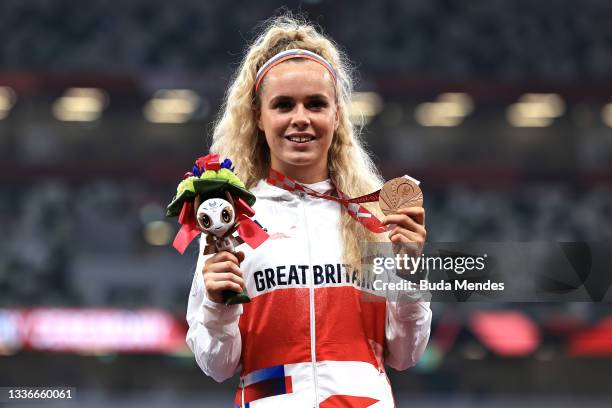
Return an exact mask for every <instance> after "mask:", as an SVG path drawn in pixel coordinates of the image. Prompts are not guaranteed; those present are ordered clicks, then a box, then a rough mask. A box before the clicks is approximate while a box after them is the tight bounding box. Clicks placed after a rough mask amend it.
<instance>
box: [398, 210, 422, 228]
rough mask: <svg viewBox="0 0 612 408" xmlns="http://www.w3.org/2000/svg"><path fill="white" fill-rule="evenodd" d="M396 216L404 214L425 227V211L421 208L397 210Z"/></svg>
mask: <svg viewBox="0 0 612 408" xmlns="http://www.w3.org/2000/svg"><path fill="white" fill-rule="evenodd" d="M397 213H398V214H405V215H407V216H409V217H410V218H412V219H413V220H415V221H416V222H418V223H419V224H421V225H425V209H424V208H423V207H404V208H398V209H397Z"/></svg>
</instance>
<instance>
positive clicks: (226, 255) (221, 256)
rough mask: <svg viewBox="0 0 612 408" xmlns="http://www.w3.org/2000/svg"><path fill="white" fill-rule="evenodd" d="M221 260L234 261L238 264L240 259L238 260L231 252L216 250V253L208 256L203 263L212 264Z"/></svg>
mask: <svg viewBox="0 0 612 408" xmlns="http://www.w3.org/2000/svg"><path fill="white" fill-rule="evenodd" d="M223 261H231V262H233V263H235V264H236V265H239V264H240V261H239V260H238V258H237V257H236V255H234V254H232V253H231V252H228V251H221V252H217V253H216V254H214V255H213V256H211V257H210V258H208V259H207V260H206V262H205V264H214V263H219V262H223Z"/></svg>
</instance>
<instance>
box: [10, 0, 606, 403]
mask: <svg viewBox="0 0 612 408" xmlns="http://www.w3.org/2000/svg"><path fill="white" fill-rule="evenodd" d="M282 5H283V3H280V2H277V1H272V0H259V1H249V2H241V3H240V4H238V3H236V4H232V3H228V2H221V1H196V0H185V1H182V0H177V1H174V2H168V1H160V0H128V1H123V2H107V1H103V0H89V1H88V2H76V1H69V0H27V1H22V0H2V1H1V2H0V37H1V38H2V41H1V42H0V182H1V184H0V228H1V232H2V240H0V386H72V387H77V400H75V401H73V404H78V405H79V406H88V407H106V406H108V405H110V404H113V405H119V406H126V407H141V406H142V407H144V406H146V407H166V406H177V407H178V406H185V407H192V406H193V407H196V406H199V407H221V406H230V405H231V404H232V401H233V391H234V387H235V385H236V383H237V380H236V378H234V379H233V380H230V381H227V382H226V383H224V384H216V383H215V382H214V381H212V380H211V379H209V378H207V377H205V376H204V374H203V373H201V372H200V370H199V368H198V367H197V366H196V364H195V361H194V359H193V356H192V355H191V354H190V352H189V351H188V350H187V349H186V346H185V343H184V333H185V330H186V324H185V322H184V314H185V310H186V302H187V296H188V292H189V287H190V284H191V279H192V274H193V268H194V266H195V258H196V253H195V249H194V248H191V251H190V253H189V254H186V255H185V256H179V255H178V254H177V253H176V252H175V251H174V250H173V249H171V248H170V247H169V245H168V243H169V242H170V241H171V239H172V238H173V237H174V234H175V232H176V230H177V226H176V221H175V220H169V221H168V220H166V219H164V207H165V205H166V204H167V203H168V202H169V200H170V199H171V197H172V195H173V191H174V188H175V187H176V183H177V180H179V179H180V178H181V177H182V174H183V173H184V171H185V169H187V168H188V167H189V166H190V165H191V164H192V162H193V159H194V158H195V157H196V156H197V155H200V154H203V153H206V152H207V149H208V144H209V139H208V135H209V134H210V130H211V123H212V122H213V121H214V118H215V116H216V114H217V112H218V110H219V104H220V101H221V98H222V95H223V92H224V91H225V89H226V86H227V84H228V81H229V79H230V77H231V75H232V73H233V72H234V70H235V69H236V68H237V64H238V62H239V61H240V57H241V54H242V52H243V50H244V48H245V42H246V41H247V40H249V39H251V38H252V37H253V36H254V33H255V32H254V30H253V28H254V27H255V26H256V25H257V24H258V23H259V22H260V21H262V20H264V19H266V18H268V17H270V16H272V15H274V13H275V10H277V9H278V8H279V7H280V6H282ZM286 5H287V6H288V7H289V8H290V9H292V10H301V11H302V12H304V13H307V15H308V16H309V18H310V19H311V20H313V21H314V22H316V23H318V24H320V25H321V26H322V27H323V28H324V30H325V31H326V32H327V33H328V34H330V35H331V36H332V37H333V38H334V39H335V40H336V41H337V42H338V43H339V44H340V45H341V46H343V47H344V49H345V50H346V52H347V53H348V54H349V56H350V57H351V59H352V60H353V61H354V62H355V65H356V68H357V70H358V72H359V77H358V85H357V90H358V91H359V92H358V93H357V94H356V95H355V100H354V102H353V111H352V114H354V115H355V117H362V118H363V120H364V122H365V125H366V126H365V130H364V137H365V138H366V140H367V141H368V144H369V146H370V147H371V149H372V150H373V152H374V153H375V155H376V160H377V163H378V164H379V166H380V168H381V169H382V171H383V173H384V175H385V176H386V177H387V178H390V177H394V176H397V175H399V174H404V173H408V174H410V175H413V176H414V177H416V178H418V179H420V180H422V182H423V188H424V191H425V206H426V209H427V211H428V213H427V214H428V216H427V220H428V239H429V240H431V241H440V242H453V241H472V242H474V241H599V242H609V241H610V239H611V237H612V228H611V227H612V166H611V163H612V24H611V21H612V3H611V2H609V1H605V0H580V1H578V0H554V1H547V2H545V1H536V0H411V1H400V0H383V1H366V2H359V3H357V2H349V1H346V0H342V1H329V0H310V1H303V2H301V3H297V2H296V3H289V4H286ZM611 273H612V271H611ZM433 308H434V324H433V328H432V336H431V341H430V345H429V347H428V349H427V352H426V355H425V356H424V358H423V360H422V361H421V362H420V363H419V365H418V366H417V367H415V368H413V369H411V370H409V371H408V372H404V373H399V374H398V373H394V372H391V373H390V374H391V378H392V382H393V384H394V387H395V390H396V399H397V403H398V406H399V407H408V406H439V405H440V404H445V405H446V406H449V407H467V406H471V407H473V406H478V407H485V406H487V407H513V406H519V405H520V406H523V407H531V406H538V407H544V406H556V407H574V406H578V405H580V406H583V407H596V406H610V405H611V402H612V386H611V382H610V378H612V364H611V363H612V360H611V357H612V308H611V307H610V306H609V305H608V304H589V303H568V304H518V303H517V304H507V305H500V304H496V305H487V304H477V303H471V304H463V305H462V304H439V303H436V304H434V305H433ZM66 404H67V403H66V402H46V403H45V404H44V405H45V406H58V407H59V406H65V405H66ZM19 406H21V407H25V406H28V405H27V403H19ZM36 406H41V404H36Z"/></svg>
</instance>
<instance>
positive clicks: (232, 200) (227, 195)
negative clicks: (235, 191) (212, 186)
mask: <svg viewBox="0 0 612 408" xmlns="http://www.w3.org/2000/svg"><path fill="white" fill-rule="evenodd" d="M225 199H226V200H227V201H228V202H229V203H230V204H231V205H232V207H235V206H236V205H235V204H234V199H233V198H232V195H231V194H230V192H229V191H227V190H225Z"/></svg>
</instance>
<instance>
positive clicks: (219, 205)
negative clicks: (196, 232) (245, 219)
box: [196, 198, 235, 237]
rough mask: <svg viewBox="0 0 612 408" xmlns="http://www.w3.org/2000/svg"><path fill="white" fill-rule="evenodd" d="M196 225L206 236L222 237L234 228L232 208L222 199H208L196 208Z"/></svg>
mask: <svg viewBox="0 0 612 408" xmlns="http://www.w3.org/2000/svg"><path fill="white" fill-rule="evenodd" d="M196 214H197V216H196V218H197V220H198V225H199V226H200V228H201V229H202V231H204V232H205V233H207V234H212V235H214V236H216V237H222V236H223V235H225V234H226V233H227V231H229V230H230V228H232V227H233V226H234V219H235V217H234V208H233V207H232V205H231V204H230V203H229V202H228V201H226V200H224V199H222V198H210V199H208V200H206V201H204V202H203V203H202V204H200V206H199V207H198V211H197V213H196Z"/></svg>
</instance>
